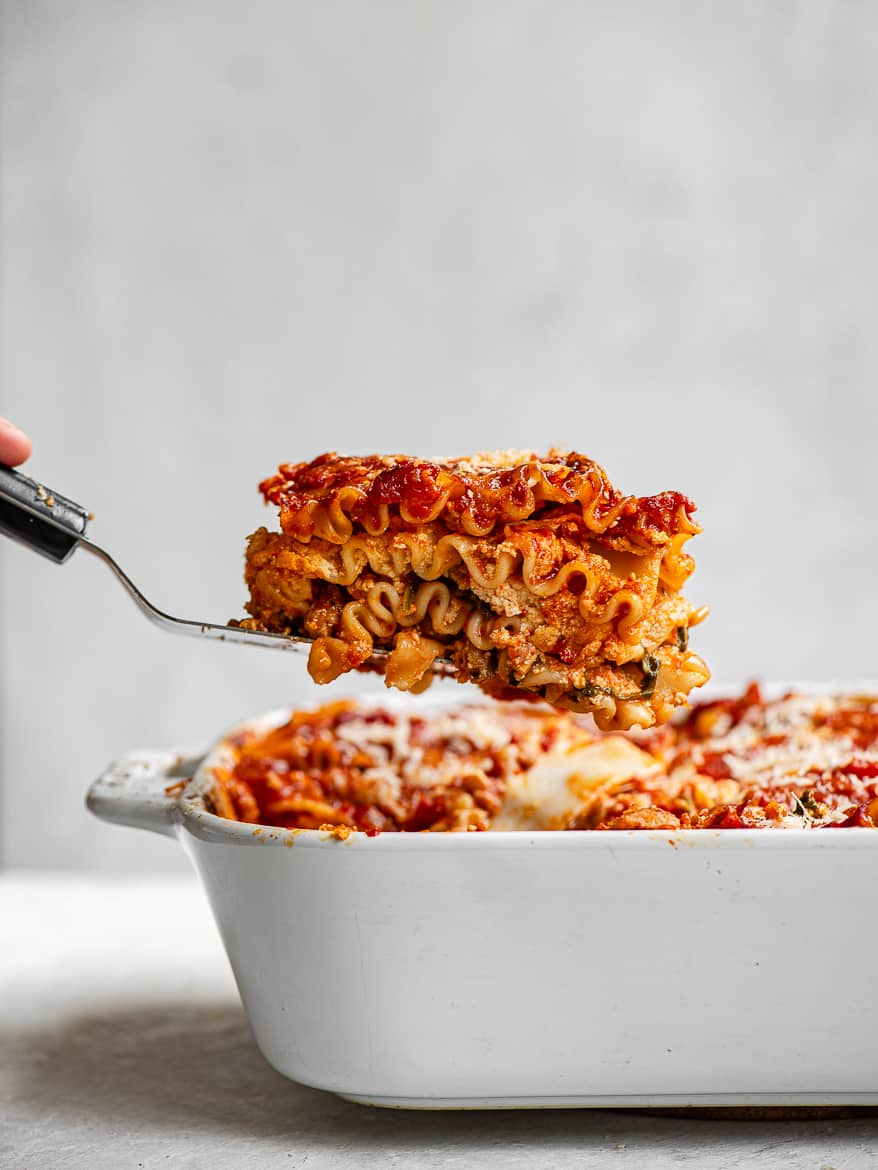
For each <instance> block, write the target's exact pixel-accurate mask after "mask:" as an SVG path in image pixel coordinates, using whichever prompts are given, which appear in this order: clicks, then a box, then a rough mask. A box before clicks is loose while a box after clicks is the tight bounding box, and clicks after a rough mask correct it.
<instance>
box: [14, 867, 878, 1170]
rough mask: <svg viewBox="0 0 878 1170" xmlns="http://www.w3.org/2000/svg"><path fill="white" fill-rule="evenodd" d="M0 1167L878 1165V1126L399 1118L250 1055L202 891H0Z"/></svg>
mask: <svg viewBox="0 0 878 1170" xmlns="http://www.w3.org/2000/svg"><path fill="white" fill-rule="evenodd" d="M0 922H2V930H3V937H2V944H0V1165H2V1166H3V1167H4V1170H25V1168H26V1170H54V1168H55V1167H58V1168H60V1167H64V1168H65V1170H73V1168H76V1167H82V1168H88V1170H101V1168H103V1167H107V1168H110V1167H111V1168H112V1170H127V1168H129V1167H130V1168H131V1170H141V1168H142V1170H151V1168H153V1167H162V1166H168V1165H172V1166H175V1167H199V1168H202V1167H211V1168H212V1170H222V1168H223V1167H227V1166H228V1167H235V1168H238V1167H248V1166H254V1167H255V1166H258V1167H266V1168H272V1167H285V1168H288V1167H296V1166H307V1167H308V1168H309V1170H318V1168H320V1167H358V1168H359V1167H362V1168H368V1167H377V1166H381V1167H391V1166H403V1167H415V1168H418V1167H433V1166H448V1167H483V1166H484V1167H512V1168H515V1167H527V1168H528V1170H533V1168H536V1167H547V1168H552V1170H557V1168H563V1167H574V1166H575V1167H577V1168H580V1170H583V1168H584V1170H587V1168H589V1167H623V1168H626V1167H649V1170H663V1168H664V1167H677V1166H684V1165H691V1166H697V1167H698V1168H699V1170H731V1168H733V1167H747V1168H748V1170H750V1168H756V1170H761V1168H768V1167H781V1166H783V1167H789V1168H796V1167H801V1168H803V1170H804V1168H808V1170H829V1168H830V1167H831V1168H832V1170H860V1168H862V1170H866V1168H871V1167H874V1166H876V1165H878V1116H875V1113H874V1111H872V1112H871V1113H866V1112H861V1113H860V1114H859V1115H858V1116H856V1117H850V1118H827V1117H825V1116H820V1117H811V1118H807V1117H806V1118H801V1117H799V1118H796V1119H795V1120H785V1121H779V1120H770V1121H765V1120H760V1121H740V1120H730V1119H724V1120H705V1119H703V1118H693V1117H686V1118H680V1117H670V1116H655V1115H641V1114H636V1113H619V1112H608V1111H605V1112H597V1111H586V1110H579V1111H569V1112H562V1111H544V1112H537V1111H523V1112H517V1113H512V1112H507V1113H501V1112H493V1113H400V1112H392V1111H383V1110H378V1109H368V1108H364V1107H362V1106H357V1105H353V1104H350V1103H348V1102H344V1101H341V1100H339V1099H337V1098H336V1097H334V1096H332V1095H330V1094H326V1093H322V1092H318V1091H316V1090H313V1089H307V1088H304V1087H302V1086H300V1085H296V1084H294V1083H293V1082H291V1081H288V1080H286V1079H285V1078H283V1077H282V1076H280V1075H279V1074H277V1073H275V1072H274V1071H273V1070H272V1069H271V1068H269V1066H268V1065H267V1064H266V1063H265V1062H264V1060H263V1059H262V1057H261V1056H260V1054H259V1052H258V1051H257V1049H256V1046H255V1044H254V1043H253V1040H252V1038H251V1036H250V1032H249V1029H248V1026H247V1021H246V1018H245V1016H244V1013H243V1010H242V1008H241V1006H240V1002H239V1000H238V997H237V993H236V990H235V986H234V982H233V979H232V976H231V973H230V971H229V967H228V964H227V962H226V959H225V956H224V953H223V950H222V947H221V944H220V941H219V938H218V936H217V934H216V932H215V929H214V927H213V923H212V921H211V918H210V914H209V911H208V908H207V904H206V901H205V899H204V897H203V895H202V894H201V892H200V890H199V889H198V887H197V885H196V883H195V880H194V879H188V878H177V877H174V878H169V877H163V878H157V877H144V878H133V877H128V876H126V877H121V876H119V877H114V876H108V875H103V876H100V877H91V876H87V875H82V874H78V873H77V874H65V873H60V872H56V873H52V874H40V873H25V872H18V873H6V874H3V875H0Z"/></svg>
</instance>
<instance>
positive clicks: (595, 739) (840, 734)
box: [209, 686, 878, 838]
mask: <svg viewBox="0 0 878 1170" xmlns="http://www.w3.org/2000/svg"><path fill="white" fill-rule="evenodd" d="M220 758H221V762H220V763H217V764H216V765H215V767H214V769H213V775H212V779H211V784H212V787H211V789H210V793H209V802H210V805H211V807H212V808H213V810H214V811H215V812H217V813H219V814H220V815H221V816H225V817H229V818H231V819H234V820H239V821H244V822H249V823H252V824H254V825H266V826H276V827H280V828H285V829H322V830H325V831H329V832H331V833H333V834H335V835H336V836H339V837H342V838H344V837H346V836H348V835H349V834H350V833H351V832H354V831H360V832H365V833H366V834H369V835H374V834H376V833H381V832H418V831H426V830H434V831H443V830H444V831H480V830H503V829H506V830H509V829H513V830H514V829H559V830H565V829H566V830H611V831H613V830H617V831H618V830H625V829H627V830H648V829H652V830H661V831H667V830H678V829H723V830H724V829H730V830H731V829H828V828H850V827H860V828H875V827H878V696H868V695H860V696H837V695H823V696H813V695H801V694H788V695H786V696H785V697H783V698H781V699H777V700H773V701H767V700H766V699H764V698H763V696H762V694H761V692H760V690H759V688H758V687H757V686H751V687H750V688H748V689H747V690H746V691H745V692H744V693H743V694H741V695H738V696H735V697H733V698H726V699H720V700H717V701H714V702H711V703H706V704H702V705H700V706H698V707H696V708H694V709H693V710H692V711H691V712H689V713H687V715H686V716H685V717H684V718H682V719H681V718H679V717H677V718H676V719H675V720H674V721H672V722H671V723H670V724H667V725H665V726H664V727H662V728H658V729H655V730H653V731H650V732H647V733H645V734H643V735H641V736H640V737H639V738H638V739H637V741H636V742H635V740H634V739H633V738H632V737H630V736H624V735H619V734H617V733H603V732H600V731H598V730H596V728H595V727H594V724H593V723H592V721H591V720H590V719H589V718H588V717H587V716H581V715H576V714H571V713H568V712H561V711H555V710H552V709H551V708H548V707H546V706H544V705H542V704H535V703H514V702H513V703H493V704H486V703H483V704H475V705H471V706H470V705H466V706H461V707H457V708H453V709H449V710H447V711H438V712H433V713H430V714H426V713H421V714H415V713H413V712H412V711H411V710H408V711H402V710H390V709H386V708H382V707H380V706H375V705H370V704H365V703H357V702H351V701H345V702H337V703H331V704H328V705H326V706H324V707H321V708H319V709H317V710H315V711H306V712H297V713H294V714H293V715H291V716H290V718H289V719H288V720H287V721H286V722H282V723H281V724H280V725H278V726H275V727H273V728H272V729H270V730H268V731H259V730H255V729H254V730H245V731H242V732H240V733H238V734H236V735H234V736H232V737H230V738H229V739H228V740H227V741H225V742H224V744H223V745H222V751H221V757H220Z"/></svg>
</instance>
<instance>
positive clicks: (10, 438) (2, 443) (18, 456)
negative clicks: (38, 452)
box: [0, 418, 30, 467]
mask: <svg viewBox="0 0 878 1170" xmlns="http://www.w3.org/2000/svg"><path fill="white" fill-rule="evenodd" d="M28 455H30V439H29V438H28V437H27V435H26V434H25V433H24V431H20V430H19V429H18V427H17V426H16V425H15V424H14V423H11V422H9V420H8V419H5V418H0V463H6V464H8V465H9V466H10V467H17V466H18V464H19V463H24V461H25V459H27V457H28Z"/></svg>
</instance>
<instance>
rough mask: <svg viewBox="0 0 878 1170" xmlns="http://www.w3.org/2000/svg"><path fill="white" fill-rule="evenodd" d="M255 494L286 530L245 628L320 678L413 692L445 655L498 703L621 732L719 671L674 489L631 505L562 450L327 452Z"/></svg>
mask: <svg viewBox="0 0 878 1170" xmlns="http://www.w3.org/2000/svg"><path fill="white" fill-rule="evenodd" d="M260 489H261V491H262V493H263V495H264V497H265V499H266V501H267V502H269V503H272V504H276V505H277V506H278V507H279V509H280V528H281V531H280V532H268V531H266V529H264V528H261V529H259V531H258V532H255V533H254V534H253V536H251V537H250V540H249V544H248V548H247V565H246V580H247V584H248V586H249V588H250V602H249V604H248V606H247V609H248V611H249V613H250V614H251V619H249V620H248V622H246V623H244V624H248V625H250V626H251V627H253V628H259V629H266V630H271V631H275V632H280V633H290V634H298V635H302V636H305V637H309V638H313V639H314V645H313V647H312V650H311V655H310V659H309V665H308V668H309V671H310V674H311V676H312V678H313V679H314V680H315V682H318V683H326V682H330V681H331V680H333V679H335V678H337V677H338V676H339V675H340V674H343V673H344V672H345V671H348V670H353V669H357V668H360V669H363V668H366V669H376V665H377V668H378V669H383V671H384V675H385V679H386V682H387V685H388V686H394V687H398V688H399V689H401V690H411V691H418V690H422V689H424V688H425V687H426V686H427V685H428V684H429V682H430V679H431V676H432V675H431V672H432V670H433V668H434V663H435V662H436V661H437V659H438V660H443V661H445V662H447V663H449V664H450V667H449V669H450V670H452V671H453V673H454V675H455V677H456V678H457V679H458V680H460V681H461V682H468V681H471V682H475V683H477V684H478V685H479V686H481V687H482V688H483V689H484V690H486V691H488V692H489V693H492V694H495V695H497V694H502V693H503V691H504V690H506V689H508V688H515V691H516V693H517V694H518V696H519V697H521V693H522V692H529V693H530V694H531V695H534V696H540V697H542V698H545V699H547V700H548V701H549V702H550V703H552V704H553V705H555V706H556V707H565V708H568V709H570V710H574V711H588V712H591V713H593V714H594V716H595V718H596V720H597V722H598V724H599V725H600V726H601V727H603V728H622V729H627V728H629V727H632V726H640V727H649V726H652V725H653V724H655V723H657V722H662V721H664V720H665V719H667V718H668V717H669V716H670V714H671V713H672V711H673V710H674V708H675V707H678V706H680V705H681V704H683V703H685V702H686V698H687V695H688V694H689V692H690V691H691V690H692V688H693V687H697V686H700V685H701V684H702V683H704V682H705V681H706V680H707V679H708V677H709V672H708V670H707V667H706V666H705V665H704V663H703V662H702V660H701V659H700V658H699V657H698V656H697V655H696V654H694V653H692V652H691V651H690V650H689V649H688V631H689V628H690V627H691V626H693V625H695V624H696V623H697V622H698V621H700V620H701V618H702V617H703V616H704V614H705V612H706V611H705V610H696V609H693V607H692V606H691V605H690V604H689V602H688V601H686V599H685V598H684V597H683V595H682V594H681V592H680V589H681V588H682V586H683V583H684V582H685V580H686V579H687V577H688V576H689V575H690V573H691V572H692V569H693V567H694V565H693V561H692V558H691V557H690V556H689V555H688V554H687V553H686V552H685V551H684V548H683V546H684V545H685V543H686V541H688V540H689V538H690V537H691V536H692V535H693V534H695V533H696V532H698V531H699V528H698V526H697V525H696V524H695V523H694V521H693V519H692V513H693V511H694V507H693V505H692V503H691V502H690V501H689V500H688V499H687V498H686V497H685V496H682V495H680V494H679V493H677V492H662V493H661V494H659V495H655V496H647V497H645V498H638V497H635V496H623V495H622V494H621V493H620V492H618V491H616V489H615V488H614V487H613V486H612V484H611V483H610V481H609V479H608V478H607V475H606V473H605V472H604V471H603V469H602V468H601V467H599V466H598V465H597V464H596V463H594V462H593V461H592V460H591V459H587V458H586V457H585V456H584V455H578V454H576V453H575V452H570V453H563V452H560V451H555V450H553V451H550V452H549V454H548V456H546V457H545V458H538V457H537V456H536V455H534V454H532V453H530V452H524V451H505V452H499V453H490V454H480V455H473V456H472V457H470V458H465V459H446V460H434V461H427V460H423V459H415V458H411V457H408V456H402V455H387V456H384V455H370V456H365V457H353V456H338V455H321V456H320V457H319V458H317V459H315V460H313V461H312V462H311V463H296V464H284V465H282V466H281V468H280V469H279V471H278V473H277V474H276V475H274V476H272V477H271V478H270V479H267V480H265V481H264V483H262V484H261V485H260ZM376 650H377V651H379V652H380V651H383V652H384V654H383V656H381V657H375V652H376Z"/></svg>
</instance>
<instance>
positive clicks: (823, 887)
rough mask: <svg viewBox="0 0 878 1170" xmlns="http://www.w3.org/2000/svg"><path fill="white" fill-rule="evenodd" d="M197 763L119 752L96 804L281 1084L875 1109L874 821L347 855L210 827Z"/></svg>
mask: <svg viewBox="0 0 878 1170" xmlns="http://www.w3.org/2000/svg"><path fill="white" fill-rule="evenodd" d="M791 685H792V684H791ZM796 686H797V689H811V690H813V689H820V690H829V689H833V690H842V689H846V690H860V691H870V692H873V693H874V692H875V691H878V684H874V683H863V684H857V685H856V686H853V685H849V686H848V687H845V688H842V687H840V686H839V685H838V684H822V685H821V686H820V687H819V688H815V687H804V686H803V685H802V684H796ZM783 689H786V688H785V687H783V686H778V687H774V688H770V690H772V691H774V692H775V693H777V692H779V691H781V690H783ZM410 702H413V703H418V700H416V699H415V700H410ZM418 709H419V710H423V709H424V703H423V700H421V701H420V703H418ZM287 715H288V712H286V711H285V712H275V713H273V714H270V715H267V716H263V717H261V718H260V719H259V720H255V721H249V722H248V723H247V724H246V726H248V727H262V728H265V727H268V726H271V725H273V724H274V723H276V722H279V721H280V720H281V719H282V718H285V717H286V716H287ZM203 759H204V754H203V753H202V752H194V753H193V752H177V751H137V752H132V753H130V754H129V755H128V756H126V757H125V758H124V759H122V760H120V761H117V762H116V763H114V764H112V765H111V766H110V767H109V768H108V769H107V770H106V771H105V772H104V774H103V775H102V776H101V777H100V778H99V779H98V780H97V781H96V782H95V784H94V785H93V786H92V788H91V790H90V792H89V797H88V803H89V807H90V808H91V809H92V811H93V812H95V813H96V814H97V815H98V816H100V817H102V818H104V819H105V820H108V821H112V822H116V823H120V824H126V825H132V826H136V827H140V828H147V829H151V830H154V831H157V832H161V833H165V834H167V835H170V836H174V837H177V838H178V839H179V840H180V841H181V843H182V844H183V846H184V848H185V849H186V851H187V853H188V854H189V856H190V857H191V859H192V861H193V863H194V865H195V868H196V870H197V871H198V873H199V875H200V877H201V880H202V882H203V884H204V887H205V890H206V892H207V895H208V899H209V901H210V904H211V907H212V909H213V913H214V915H215V918H216V921H217V924H218V926H219V930H220V933H221V935H222V938H223V941H224V943H225V946H226V950H227V952H228V955H229V959H230V962H231V965H232V968H233V970H234V973H235V978H236V980H237V983H238V987H239V989H240V992H241V997H242V999H243V1002H244V1005H245V1008H246V1010H247V1013H248V1015H249V1018H250V1022H251V1025H252V1028H253V1032H254V1035H255V1038H256V1041H257V1044H258V1045H259V1047H260V1049H261V1050H262V1052H263V1054H264V1055H265V1057H266V1059H267V1060H268V1061H269V1062H270V1063H271V1064H272V1065H273V1066H274V1067H275V1068H276V1069H278V1071H280V1072H281V1073H283V1074H285V1075H286V1076H288V1077H291V1078H293V1079H295V1080H297V1081H300V1082H302V1083H304V1084H307V1085H312V1086H314V1087H317V1088H321V1089H327V1090H330V1091H332V1092H335V1093H338V1094H340V1095H342V1096H344V1097H348V1098H350V1099H353V1100H356V1101H361V1102H364V1103H368V1104H373V1105H385V1106H397V1107H412V1108H463V1107H469V1108H478V1107H498V1106H503V1107H516V1106H517V1107H532V1106H543V1107H557V1106H599V1107H607V1106H661V1105H724V1104H725V1105H741V1104H746V1105H790V1104H795V1105H803V1104H848V1105H872V1104H878V1036H876V1029H878V1025H876V1016H875V1012H874V990H875V984H876V976H878V944H876V930H875V918H876V915H875V890H876V880H878V833H876V832H875V831H874V830H870V829H857V828H847V829H843V830H838V831H826V830H822V831H821V830H817V831H815V830H811V831H809V830H801V829H791V830H785V831H778V830H736V831H728V830H727V831H716V830H714V831H710V830H707V831H705V830H700V831H693V830H677V831H666V830H665V831H657V832H645V831H637V832H612V833H597V832H570V833H561V832H549V831H518V832H502V831H496V832H488V833H421V834H398V833H386V834H381V835H379V836H376V837H367V836H365V835H364V834H361V833H354V834H352V835H351V836H350V837H348V839H347V840H339V839H338V838H337V837H335V836H332V835H330V834H327V833H323V832H320V831H316V830H284V829H271V828H257V827H254V826H253V825H247V824H241V823H238V822H231V821H227V820H224V819H222V818H220V817H218V816H216V815H214V814H213V813H211V812H210V811H208V809H207V808H206V806H205V802H204V792H205V786H206V785H207V784H208V783H209V777H208V773H207V772H206V771H205V768H204V767H203V766H201V765H202V764H203ZM208 759H209V760H210V757H208ZM193 775H194V779H193V780H192V781H190V782H189V783H187V784H185V785H182V786H178V787H175V788H174V790H173V791H172V792H171V793H169V792H168V791H167V789H168V786H170V785H174V782H175V780H178V779H179V778H181V777H191V776H193Z"/></svg>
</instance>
